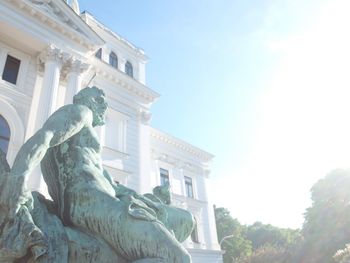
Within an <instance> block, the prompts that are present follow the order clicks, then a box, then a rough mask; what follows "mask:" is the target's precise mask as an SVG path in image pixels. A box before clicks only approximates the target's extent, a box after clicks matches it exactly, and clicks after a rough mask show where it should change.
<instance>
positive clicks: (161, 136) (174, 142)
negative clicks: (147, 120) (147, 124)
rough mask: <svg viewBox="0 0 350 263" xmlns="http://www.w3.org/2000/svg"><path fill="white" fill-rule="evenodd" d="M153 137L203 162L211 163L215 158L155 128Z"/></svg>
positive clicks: (152, 131) (152, 133)
mask: <svg viewBox="0 0 350 263" xmlns="http://www.w3.org/2000/svg"><path fill="white" fill-rule="evenodd" d="M151 137H152V138H154V139H156V140H158V141H160V142H162V143H165V144H168V145H171V146H173V147H175V148H177V149H180V150H182V151H184V152H187V153H189V154H191V155H194V156H196V157H197V158H199V159H200V160H201V161H203V162H210V161H211V160H212V159H213V158H214V155H212V154H210V153H208V152H205V151H203V150H201V149H199V148H197V147H195V146H193V145H191V144H189V143H187V142H185V141H182V140H180V139H178V138H175V137H173V136H171V135H168V134H166V133H163V132H161V131H159V130H156V129H154V128H152V129H151Z"/></svg>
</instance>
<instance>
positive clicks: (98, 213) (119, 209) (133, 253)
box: [69, 191, 191, 263]
mask: <svg viewBox="0 0 350 263" xmlns="http://www.w3.org/2000/svg"><path fill="white" fill-rule="evenodd" d="M70 197H71V198H69V199H70V201H69V203H70V209H69V210H70V212H69V216H70V220H71V222H72V223H73V225H75V226H77V227H80V228H83V229H86V230H88V231H90V232H92V233H94V234H97V235H99V236H100V237H101V238H103V239H104V240H105V241H106V242H108V243H109V244H110V245H111V247H113V248H114V249H115V250H116V252H117V253H118V254H120V255H121V256H122V257H125V258H126V259H128V260H140V259H144V260H148V261H139V262H140V263H141V262H145V263H146V262H150V263H151V262H152V263H156V262H157V263H158V262H159V263H160V262H166V263H190V262H191V257H190V256H189V254H188V252H187V251H186V249H185V248H184V247H183V246H182V245H181V244H180V243H179V242H178V241H177V240H176V239H175V237H174V236H173V235H172V234H170V233H169V231H168V230H167V229H166V227H165V226H164V225H163V224H162V223H160V222H159V221H146V220H141V219H137V218H135V217H133V216H131V215H130V214H129V204H128V203H127V202H124V201H120V200H119V199H116V198H114V197H112V196H109V195H108V194H105V193H103V192H99V191H93V192H91V191H83V192H82V191H80V193H77V192H75V193H74V194H71V195H70Z"/></svg>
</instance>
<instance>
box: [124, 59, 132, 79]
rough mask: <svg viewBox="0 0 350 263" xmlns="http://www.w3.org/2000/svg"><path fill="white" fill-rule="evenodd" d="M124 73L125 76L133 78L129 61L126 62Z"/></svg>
mask: <svg viewBox="0 0 350 263" xmlns="http://www.w3.org/2000/svg"><path fill="white" fill-rule="evenodd" d="M125 73H126V74H127V75H129V76H130V77H133V76H134V72H133V68H132V64H131V63H130V62H129V61H127V62H126V63H125Z"/></svg>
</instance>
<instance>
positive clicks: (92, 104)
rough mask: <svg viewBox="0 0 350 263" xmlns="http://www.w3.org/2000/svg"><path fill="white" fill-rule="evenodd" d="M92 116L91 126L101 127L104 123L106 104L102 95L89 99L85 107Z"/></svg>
mask: <svg viewBox="0 0 350 263" xmlns="http://www.w3.org/2000/svg"><path fill="white" fill-rule="evenodd" d="M87 106H88V107H89V108H90V110H91V111H92V114H93V121H92V125H93V126H102V125H104V124H105V123H106V110H107V102H106V98H105V96H103V95H98V96H95V97H90V99H89V100H88V105H87Z"/></svg>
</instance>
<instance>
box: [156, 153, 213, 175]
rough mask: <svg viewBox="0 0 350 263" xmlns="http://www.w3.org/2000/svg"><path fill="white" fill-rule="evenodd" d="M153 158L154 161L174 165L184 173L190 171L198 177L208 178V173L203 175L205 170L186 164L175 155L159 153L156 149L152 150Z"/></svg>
mask: <svg viewBox="0 0 350 263" xmlns="http://www.w3.org/2000/svg"><path fill="white" fill-rule="evenodd" d="M151 156H152V159H154V160H159V161H162V162H165V163H168V164H170V165H173V166H174V167H175V168H177V169H179V170H183V171H188V172H191V173H193V174H196V175H204V176H206V173H203V172H204V170H205V168H203V167H201V166H199V165H195V164H193V163H190V162H185V161H183V160H181V159H179V158H177V157H175V156H173V155H170V154H168V153H165V152H163V151H159V150H156V149H152V150H151Z"/></svg>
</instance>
